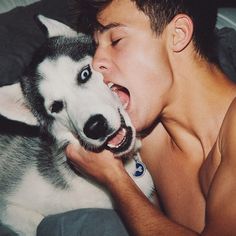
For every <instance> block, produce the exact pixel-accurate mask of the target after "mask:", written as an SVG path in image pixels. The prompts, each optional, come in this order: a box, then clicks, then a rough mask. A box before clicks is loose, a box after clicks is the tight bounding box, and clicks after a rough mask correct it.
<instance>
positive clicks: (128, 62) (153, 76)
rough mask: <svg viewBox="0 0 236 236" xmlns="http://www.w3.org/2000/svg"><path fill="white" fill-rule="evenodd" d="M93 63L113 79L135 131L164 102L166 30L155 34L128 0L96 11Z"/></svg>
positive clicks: (107, 78) (153, 116) (144, 125)
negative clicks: (99, 27) (96, 23)
mask: <svg viewBox="0 0 236 236" xmlns="http://www.w3.org/2000/svg"><path fill="white" fill-rule="evenodd" d="M98 21H99V23H100V24H101V26H102V28H101V30H99V31H97V32H95V41H96V43H97V50H96V53H95V56H94V62H93V66H94V69H95V70H98V71H100V72H101V73H102V74H103V76H104V81H105V82H106V83H109V82H112V83H114V84H115V85H116V86H114V87H113V89H114V90H116V92H117V94H118V95H119V97H120V99H121V101H122V103H123V104H124V106H127V108H126V109H127V112H128V113H129V115H130V117H131V120H132V122H133V124H134V126H135V128H136V129H137V130H138V131H141V130H142V129H144V128H147V127H148V126H150V125H151V124H152V122H153V121H154V120H155V119H156V118H157V117H158V115H159V114H160V113H161V111H162V110H163V107H164V106H165V105H167V104H166V103H168V101H167V97H166V94H167V91H168V90H169V89H170V86H171V83H172V82H171V81H172V80H171V70H170V66H169V61H168V52H167V45H166V44H167V43H166V42H167V41H166V39H165V34H164V33H163V34H162V35H161V36H156V35H155V33H153V31H152V30H151V28H150V21H149V18H148V17H147V16H146V15H145V14H144V13H143V12H141V11H139V10H138V9H137V7H136V5H135V3H133V2H132V1H130V0H114V1H112V3H111V4H110V5H108V7H106V8H105V9H104V10H103V11H102V12H101V13H100V14H99V15H98Z"/></svg>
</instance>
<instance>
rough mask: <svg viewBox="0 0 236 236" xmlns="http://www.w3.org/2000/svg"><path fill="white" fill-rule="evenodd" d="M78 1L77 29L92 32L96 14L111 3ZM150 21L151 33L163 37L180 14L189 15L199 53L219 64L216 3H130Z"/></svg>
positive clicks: (177, 0) (207, 0)
mask: <svg viewBox="0 0 236 236" xmlns="http://www.w3.org/2000/svg"><path fill="white" fill-rule="evenodd" d="M73 1H75V2H76V6H75V7H74V8H73V9H74V11H73V12H74V16H76V24H77V30H79V31H83V32H85V33H92V32H93V31H94V30H95V29H96V27H97V20H96V17H97V15H98V14H99V13H100V12H101V11H102V10H103V9H104V8H106V7H107V6H108V5H109V4H110V3H111V2H112V0H73ZM131 1H133V2H135V3H136V6H137V8H138V9H139V10H141V11H143V12H144V13H145V14H146V15H147V16H148V17H149V19H150V22H151V27H152V30H153V31H154V32H155V33H156V34H157V35H160V34H161V33H162V32H163V30H164V29H165V27H166V26H167V24H168V23H170V21H171V20H172V19H173V18H174V17H175V16H176V15H177V14H180V13H183V14H187V15H188V16H189V17H190V18H191V19H192V21H193V24H194V32H193V42H194V45H195V49H196V51H197V52H198V53H199V54H200V55H201V56H202V57H204V58H205V59H207V60H208V61H210V62H216V58H215V56H214V55H215V53H214V45H215V41H216V39H215V33H214V32H215V24H216V18H217V3H216V2H217V0H145V1H144V0H131Z"/></svg>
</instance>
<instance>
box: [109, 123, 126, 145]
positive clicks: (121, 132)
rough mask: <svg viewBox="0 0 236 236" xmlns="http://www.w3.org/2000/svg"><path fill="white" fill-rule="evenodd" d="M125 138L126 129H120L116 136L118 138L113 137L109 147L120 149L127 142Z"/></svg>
mask: <svg viewBox="0 0 236 236" xmlns="http://www.w3.org/2000/svg"><path fill="white" fill-rule="evenodd" d="M125 136H126V129H124V128H122V129H120V130H119V132H118V133H117V134H116V136H115V137H113V138H112V139H111V140H109V142H108V143H107V146H108V147H110V148H115V147H119V146H120V145H121V144H122V143H123V141H124V140H125Z"/></svg>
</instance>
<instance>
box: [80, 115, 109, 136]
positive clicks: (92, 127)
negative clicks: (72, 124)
mask: <svg viewBox="0 0 236 236" xmlns="http://www.w3.org/2000/svg"><path fill="white" fill-rule="evenodd" d="M107 131H108V123H107V120H106V118H105V117H104V116H103V115H101V114H98V115H94V116H91V117H90V118H89V120H88V121H87V122H86V124H85V126H84V133H85V135H86V136H87V137H88V138H91V139H100V138H103V137H105V136H106V134H107Z"/></svg>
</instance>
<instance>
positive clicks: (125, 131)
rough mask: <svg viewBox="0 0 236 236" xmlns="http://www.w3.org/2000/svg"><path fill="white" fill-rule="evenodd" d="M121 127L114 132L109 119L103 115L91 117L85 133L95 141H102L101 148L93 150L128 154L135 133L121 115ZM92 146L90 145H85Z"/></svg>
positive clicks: (85, 126)
mask: <svg viewBox="0 0 236 236" xmlns="http://www.w3.org/2000/svg"><path fill="white" fill-rule="evenodd" d="M119 113H120V112H119ZM120 119H121V121H120V124H121V125H120V127H119V129H117V130H114V129H113V128H112V127H110V126H109V123H108V121H107V119H106V118H105V117H104V116H103V115H102V114H96V115H94V116H91V117H90V118H89V120H88V121H87V122H86V123H85V125H84V128H83V132H84V134H85V135H86V136H87V137H88V138H89V139H93V140H99V141H102V143H103V144H102V145H101V146H100V147H92V150H94V149H97V150H102V149H107V150H110V151H111V152H112V153H114V154H115V155H116V154H117V155H119V153H123V152H126V151H127V150H129V149H130V147H131V145H132V143H133V139H134V133H133V130H132V128H131V127H130V126H127V125H126V123H125V120H124V118H123V116H122V114H121V113H120ZM85 146H87V147H88V146H90V145H85Z"/></svg>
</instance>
